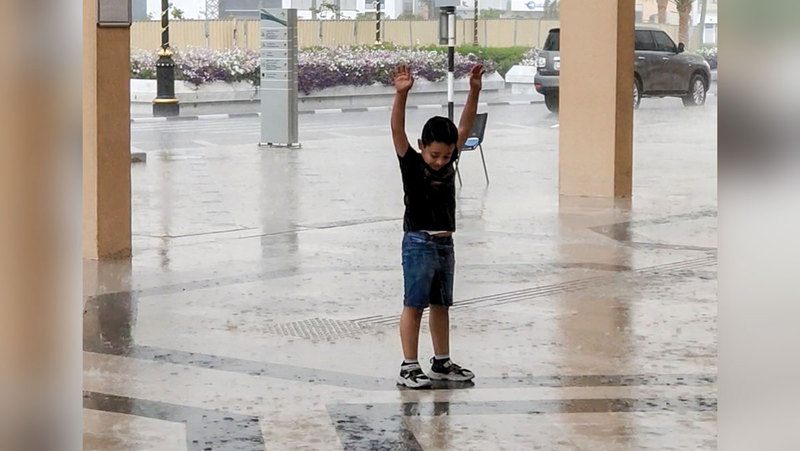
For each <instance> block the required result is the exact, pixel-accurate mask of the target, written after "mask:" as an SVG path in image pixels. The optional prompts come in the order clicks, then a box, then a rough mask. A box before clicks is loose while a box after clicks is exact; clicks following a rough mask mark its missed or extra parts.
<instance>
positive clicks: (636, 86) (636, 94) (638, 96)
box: [633, 78, 642, 110]
mask: <svg viewBox="0 0 800 451" xmlns="http://www.w3.org/2000/svg"><path fill="white" fill-rule="evenodd" d="M641 103H642V82H641V81H639V79H638V78H634V79H633V109H634V110H638V109H639V105H640V104H641Z"/></svg>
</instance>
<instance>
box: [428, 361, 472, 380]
mask: <svg viewBox="0 0 800 451" xmlns="http://www.w3.org/2000/svg"><path fill="white" fill-rule="evenodd" d="M430 376H431V379H433V380H437V381H454V382H466V381H469V380H472V378H474V377H475V374H474V373H473V372H472V371H470V370H468V369H466V368H461V367H460V366H458V365H456V364H455V363H453V361H452V360H450V359H447V360H444V361H441V360H436V359H435V358H433V357H431V372H430Z"/></svg>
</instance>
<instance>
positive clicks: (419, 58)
mask: <svg viewBox="0 0 800 451" xmlns="http://www.w3.org/2000/svg"><path fill="white" fill-rule="evenodd" d="M157 59H158V56H157V54H156V52H148V51H143V50H134V51H132V52H131V78H136V79H155V78H156V71H155V62H156V60H157ZM174 60H175V79H176V80H183V81H188V82H190V83H193V84H195V85H202V84H204V83H210V82H214V81H225V82H236V81H248V82H250V83H252V84H254V85H258V84H259V82H260V74H259V54H258V52H254V51H251V50H243V49H230V50H210V49H204V48H188V49H186V50H175V56H174ZM400 63H405V64H408V65H409V67H410V68H411V70H412V71H413V72H414V74H415V76H416V77H417V78H419V79H425V80H428V81H433V82H435V81H440V80H443V79H444V78H445V77H446V76H447V55H446V54H444V53H442V52H437V51H433V50H425V49H419V48H399V47H398V48H384V47H380V48H375V47H352V48H351V47H339V48H333V49H322V48H320V49H305V50H301V51H300V54H299V57H298V66H299V67H298V71H299V73H298V85H299V86H298V89H299V91H300V92H301V93H303V94H310V93H312V92H315V91H319V90H322V89H325V88H332V87H337V86H369V85H372V84H375V83H380V84H383V85H384V86H390V85H391V84H392V80H391V71H392V70H393V69H394V68H395V67H396V66H397V65H398V64H400ZM477 63H482V64H483V65H484V67H485V68H486V72H488V73H492V72H494V71H495V70H496V65H495V63H494V62H493V61H491V60H481V59H479V58H478V57H477V56H475V55H474V54H466V55H464V54H456V58H455V76H456V78H461V77H464V76H465V75H467V73H468V72H469V70H470V69H471V68H472V67H473V66H474V65H475V64H477Z"/></svg>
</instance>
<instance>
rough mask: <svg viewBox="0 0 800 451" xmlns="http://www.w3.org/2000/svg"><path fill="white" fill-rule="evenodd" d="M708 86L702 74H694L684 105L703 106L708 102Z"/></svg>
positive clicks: (684, 98)
mask: <svg viewBox="0 0 800 451" xmlns="http://www.w3.org/2000/svg"><path fill="white" fill-rule="evenodd" d="M707 94H708V88H707V87H706V81H705V79H703V77H702V76H701V75H700V74H694V75H693V76H692V81H691V82H690V83H689V92H688V93H686V96H684V97H683V105H684V106H701V105H703V104H705V103H706V95H707Z"/></svg>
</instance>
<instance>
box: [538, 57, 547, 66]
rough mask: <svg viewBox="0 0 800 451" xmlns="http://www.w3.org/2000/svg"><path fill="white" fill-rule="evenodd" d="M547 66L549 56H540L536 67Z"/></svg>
mask: <svg viewBox="0 0 800 451" xmlns="http://www.w3.org/2000/svg"><path fill="white" fill-rule="evenodd" d="M545 66H547V58H545V57H543V56H540V57H539V58H537V59H536V67H540V68H541V67H545Z"/></svg>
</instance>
